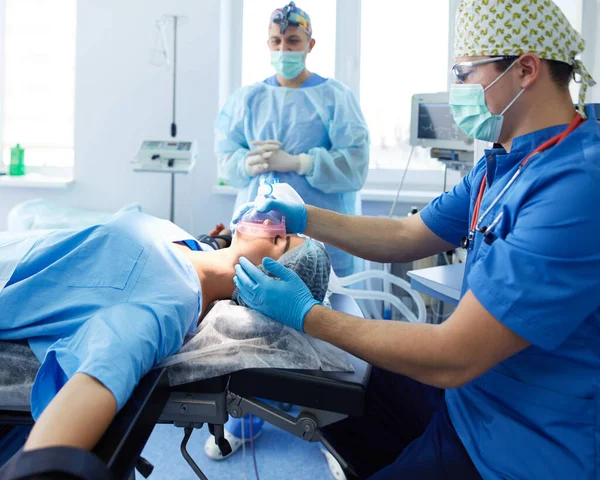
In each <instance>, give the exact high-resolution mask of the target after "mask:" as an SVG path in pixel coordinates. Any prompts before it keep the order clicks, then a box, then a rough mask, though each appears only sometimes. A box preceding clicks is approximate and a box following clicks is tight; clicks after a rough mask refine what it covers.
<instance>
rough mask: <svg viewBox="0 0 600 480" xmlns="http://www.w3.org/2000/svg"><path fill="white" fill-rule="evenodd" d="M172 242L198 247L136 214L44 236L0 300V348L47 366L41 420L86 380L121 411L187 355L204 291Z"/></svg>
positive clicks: (36, 399) (39, 402)
mask: <svg viewBox="0 0 600 480" xmlns="http://www.w3.org/2000/svg"><path fill="white" fill-rule="evenodd" d="M22 236H23V238H30V236H28V234H26V233H25V234H22ZM172 242H183V243H185V244H187V245H188V246H189V247H190V248H192V249H198V247H199V246H198V244H197V242H196V241H195V240H194V239H193V236H191V235H190V234H188V233H186V232H184V231H183V230H181V229H180V228H178V227H177V226H176V225H174V224H172V223H171V222H167V221H166V220H160V219H158V218H154V217H151V216H149V215H145V214H143V213H138V212H128V213H124V214H121V215H118V216H115V217H114V218H113V219H112V220H110V221H108V222H106V223H105V224H102V225H95V226H92V227H89V228H85V229H76V230H56V231H53V232H50V233H46V234H44V235H43V236H41V237H40V238H39V239H37V241H36V242H35V245H33V247H31V248H30V249H29V250H28V251H27V252H26V254H25V255H24V256H23V257H22V258H21V259H20V261H19V263H18V265H17V267H16V269H15V270H14V272H13V274H12V276H11V278H10V280H9V281H8V282H7V284H6V286H5V287H4V288H3V289H2V290H1V291H0V312H2V314H1V315H0V340H21V339H27V340H28V341H29V344H30V346H31V348H32V350H33V352H34V353H35V355H36V356H37V358H38V359H39V360H40V362H41V363H42V365H41V366H40V369H39V371H38V373H37V376H36V379H35V382H34V385H33V390H32V393H31V411H32V415H33V417H34V418H36V419H37V418H38V417H39V415H40V414H41V413H42V411H43V410H44V408H45V407H46V406H47V405H48V404H49V402H50V401H51V400H52V398H53V397H54V396H55V395H56V393H57V392H58V391H59V390H60V388H62V386H63V385H64V384H65V383H66V382H67V380H68V379H69V378H71V377H72V376H73V375H74V374H75V373H78V372H80V373H85V374H87V375H90V376H91V377H93V378H95V379H97V380H98V381H99V382H101V383H102V384H103V385H104V386H105V387H106V388H108V389H109V390H110V391H111V392H112V394H113V395H114V397H115V399H116V401H117V405H118V407H119V408H121V407H122V406H123V405H124V404H125V402H126V401H127V399H128V398H129V396H130V395H131V392H132V391H133V389H134V387H135V385H136V384H137V382H138V381H139V380H140V379H141V378H142V376H144V375H145V374H146V373H147V372H148V371H149V370H150V369H151V368H152V367H154V366H155V365H157V364H158V363H159V362H161V361H162V360H163V359H164V358H166V357H167V356H169V355H172V354H174V353H175V352H176V351H177V350H179V348H180V347H181V345H182V344H183V340H184V337H185V334H186V333H188V332H189V331H191V330H193V329H194V328H195V326H196V323H197V320H198V316H199V315H200V310H201V306H202V292H201V286H200V282H199V279H198V274H197V273H196V271H195V269H194V267H193V265H192V264H191V262H190V261H189V260H188V259H187V258H186V257H185V256H184V255H183V254H182V253H181V252H180V251H179V250H177V249H175V248H173V246H172V245H171V243H172ZM9 261H10V262H12V258H9ZM3 265H4V259H0V269H1V268H2V266H3Z"/></svg>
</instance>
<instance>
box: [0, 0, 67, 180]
mask: <svg viewBox="0 0 600 480" xmlns="http://www.w3.org/2000/svg"><path fill="white" fill-rule="evenodd" d="M75 8H76V9H77V2H75ZM75 18H76V20H75V21H76V22H77V12H75ZM76 28H77V25H76ZM5 49H6V0H0V171H2V172H4V171H5V172H8V167H9V165H10V158H4V152H5V147H4V97H5V95H6V90H5V75H4V65H5ZM76 62H77V36H76V37H75V75H77V71H76V70H77V63H76ZM75 86H76V80H75ZM75 101H76V96H75V89H74V90H73V105H74V107H75ZM75 130H76V129H75V125H74V128H73V146H72V148H73V154H74V156H75ZM74 170H75V160H74V162H73V165H72V166H58V165H53V164H44V165H27V171H26V176H27V175H29V174H33V175H42V176H44V177H52V178H56V179H62V178H72V177H73V173H74ZM34 183H35V182H34Z"/></svg>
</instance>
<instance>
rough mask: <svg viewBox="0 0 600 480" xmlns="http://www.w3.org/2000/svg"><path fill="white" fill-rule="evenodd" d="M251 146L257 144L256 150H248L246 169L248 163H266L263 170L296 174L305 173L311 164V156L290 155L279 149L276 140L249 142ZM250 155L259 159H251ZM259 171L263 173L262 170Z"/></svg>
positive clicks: (279, 144)
mask: <svg viewBox="0 0 600 480" xmlns="http://www.w3.org/2000/svg"><path fill="white" fill-rule="evenodd" d="M250 144H251V145H253V146H257V147H258V148H257V149H256V150H251V151H250V152H248V157H247V158H248V160H247V161H246V165H247V167H246V169H247V170H248V165H249V163H250V164H251V165H252V166H254V165H261V167H262V168H264V164H265V163H266V164H267V167H266V170H263V171H276V172H296V173H297V174H298V175H306V174H307V173H308V172H309V171H310V169H311V168H312V165H313V158H312V157H311V156H310V155H307V154H306V153H301V154H300V155H290V154H289V153H287V152H285V151H284V150H281V143H280V142H278V141H276V140H267V141H256V142H251V143H250ZM251 156H252V157H258V158H260V159H262V161H261V160H258V158H257V159H253V160H250V158H251ZM260 173H263V172H262V171H261V172H260Z"/></svg>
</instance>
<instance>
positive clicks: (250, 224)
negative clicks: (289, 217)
mask: <svg viewBox="0 0 600 480" xmlns="http://www.w3.org/2000/svg"><path fill="white" fill-rule="evenodd" d="M235 229H236V232H239V233H241V234H242V235H248V236H251V237H276V236H277V235H279V236H282V237H285V217H284V216H283V215H281V214H280V213H279V212H277V211H276V210H271V211H269V212H265V213H261V212H257V211H256V209H255V208H252V209H250V210H249V211H248V212H246V213H245V214H244V215H242V218H240V221H239V222H238V223H237V225H236V228H235Z"/></svg>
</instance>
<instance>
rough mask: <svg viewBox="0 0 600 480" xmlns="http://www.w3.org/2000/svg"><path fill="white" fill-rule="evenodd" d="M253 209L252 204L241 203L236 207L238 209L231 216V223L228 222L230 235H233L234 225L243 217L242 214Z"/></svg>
mask: <svg viewBox="0 0 600 480" xmlns="http://www.w3.org/2000/svg"><path fill="white" fill-rule="evenodd" d="M253 208H254V202H246V203H242V204H241V205H240V206H239V207H238V209H237V210H236V211H235V212H234V214H233V218H232V220H231V222H229V230H231V233H235V224H236V223H238V222H239V221H240V218H242V215H244V213H246V212H247V211H248V210H251V209H253Z"/></svg>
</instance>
